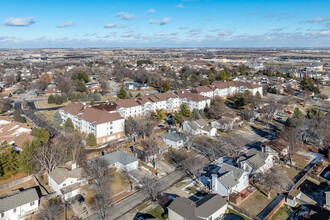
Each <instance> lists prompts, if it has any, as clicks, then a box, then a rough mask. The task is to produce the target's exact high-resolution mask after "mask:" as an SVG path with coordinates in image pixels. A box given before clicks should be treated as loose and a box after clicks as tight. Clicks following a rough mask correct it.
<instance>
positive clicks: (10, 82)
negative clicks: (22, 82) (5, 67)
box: [4, 74, 15, 86]
mask: <svg viewBox="0 0 330 220" xmlns="http://www.w3.org/2000/svg"><path fill="white" fill-rule="evenodd" d="M4 81H5V84H6V86H12V85H13V84H14V83H15V75H14V74H8V75H6V76H5V79H4Z"/></svg>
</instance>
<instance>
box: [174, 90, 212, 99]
mask: <svg viewBox="0 0 330 220" xmlns="http://www.w3.org/2000/svg"><path fill="white" fill-rule="evenodd" d="M174 93H175V94H177V95H178V96H179V97H180V98H186V99H189V100H192V101H195V102H200V101H204V100H208V99H210V98H209V97H204V96H202V95H200V94H197V93H191V92H189V91H187V90H183V89H178V90H176V91H175V92H174Z"/></svg>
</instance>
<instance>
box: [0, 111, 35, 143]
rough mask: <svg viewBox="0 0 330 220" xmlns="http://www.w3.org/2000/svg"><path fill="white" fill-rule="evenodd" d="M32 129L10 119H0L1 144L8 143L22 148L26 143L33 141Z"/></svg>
mask: <svg viewBox="0 0 330 220" xmlns="http://www.w3.org/2000/svg"><path fill="white" fill-rule="evenodd" d="M30 133H31V128H30V127H28V126H27V125H26V124H24V123H20V122H16V121H11V120H10V119H9V118H8V117H4V116H1V117H0V143H1V142H3V141H6V142H7V143H9V144H14V145H15V146H17V147H19V148H22V147H23V143H24V142H25V141H28V140H30V141H32V139H33V136H32V135H30Z"/></svg>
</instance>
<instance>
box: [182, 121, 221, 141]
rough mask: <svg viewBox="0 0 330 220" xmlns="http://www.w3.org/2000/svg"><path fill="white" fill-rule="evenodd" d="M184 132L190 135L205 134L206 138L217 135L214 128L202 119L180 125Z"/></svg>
mask: <svg viewBox="0 0 330 220" xmlns="http://www.w3.org/2000/svg"><path fill="white" fill-rule="evenodd" d="M182 128H183V130H184V131H185V132H187V133H190V134H192V135H199V134H205V135H207V136H211V137H212V136H215V135H216V133H217V129H216V128H212V127H211V126H209V125H208V123H207V122H206V121H205V120H204V119H198V120H196V121H185V122H184V123H183V125H182Z"/></svg>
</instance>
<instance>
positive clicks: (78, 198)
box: [76, 194, 86, 205]
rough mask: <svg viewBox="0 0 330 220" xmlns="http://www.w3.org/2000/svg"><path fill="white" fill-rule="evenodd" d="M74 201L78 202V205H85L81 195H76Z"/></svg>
mask: <svg viewBox="0 0 330 220" xmlns="http://www.w3.org/2000/svg"><path fill="white" fill-rule="evenodd" d="M76 199H77V201H78V202H79V204H80V205H83V204H85V203H86V200H85V198H84V197H83V196H82V195H81V194H78V195H77V196H76Z"/></svg>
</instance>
